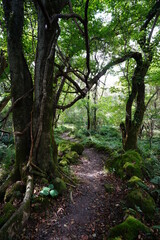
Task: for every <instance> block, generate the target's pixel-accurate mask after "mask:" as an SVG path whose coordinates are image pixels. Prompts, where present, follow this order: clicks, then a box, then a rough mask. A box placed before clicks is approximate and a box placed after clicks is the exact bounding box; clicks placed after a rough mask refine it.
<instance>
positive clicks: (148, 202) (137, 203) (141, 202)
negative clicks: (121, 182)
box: [126, 189, 156, 219]
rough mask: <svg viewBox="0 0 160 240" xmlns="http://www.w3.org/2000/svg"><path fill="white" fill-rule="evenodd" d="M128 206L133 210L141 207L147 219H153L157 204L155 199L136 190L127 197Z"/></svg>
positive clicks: (140, 190)
mask: <svg viewBox="0 0 160 240" xmlns="http://www.w3.org/2000/svg"><path fill="white" fill-rule="evenodd" d="M126 199H127V206H128V207H131V208H133V209H137V207H139V208H140V209H141V211H142V212H143V214H144V216H145V217H146V218H147V219H150V218H153V216H154V213H155V210H156V204H155V201H154V199H153V198H152V197H151V196H150V195H149V194H148V193H147V192H146V191H144V190H142V189H134V190H132V191H131V192H130V193H129V194H128V195H127V198H126Z"/></svg>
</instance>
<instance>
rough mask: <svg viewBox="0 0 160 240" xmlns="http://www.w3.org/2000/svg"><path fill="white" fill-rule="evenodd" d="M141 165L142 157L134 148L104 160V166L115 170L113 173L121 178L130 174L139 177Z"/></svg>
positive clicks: (128, 176)
mask: <svg viewBox="0 0 160 240" xmlns="http://www.w3.org/2000/svg"><path fill="white" fill-rule="evenodd" d="M142 165H143V161H142V158H141V156H140V154H139V153H138V152H136V151H135V150H129V151H127V152H125V153H124V154H122V155H119V156H117V157H115V158H113V159H110V161H107V162H106V166H107V167H108V168H109V169H113V170H115V173H116V174H117V175H118V176H120V177H121V178H130V177H132V176H138V177H141V176H142V171H141V168H142Z"/></svg>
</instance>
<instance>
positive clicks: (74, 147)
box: [71, 143, 84, 155]
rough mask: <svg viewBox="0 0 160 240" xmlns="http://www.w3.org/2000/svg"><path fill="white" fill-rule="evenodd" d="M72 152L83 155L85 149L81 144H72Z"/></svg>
mask: <svg viewBox="0 0 160 240" xmlns="http://www.w3.org/2000/svg"><path fill="white" fill-rule="evenodd" d="M71 151H74V152H76V153H78V154H79V155H81V154H82V153H83V151H84V147H83V145H82V144H81V143H72V145H71Z"/></svg>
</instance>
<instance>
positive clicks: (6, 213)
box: [0, 202, 16, 227]
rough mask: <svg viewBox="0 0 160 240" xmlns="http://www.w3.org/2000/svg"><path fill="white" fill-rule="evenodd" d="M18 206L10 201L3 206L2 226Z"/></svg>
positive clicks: (0, 223)
mask: <svg viewBox="0 0 160 240" xmlns="http://www.w3.org/2000/svg"><path fill="white" fill-rule="evenodd" d="M15 210H16V208H15V207H14V206H13V205H12V204H11V203H10V202H8V203H6V204H5V206H4V208H3V215H2V216H1V217H0V227H2V226H3V225H4V224H5V222H7V220H8V219H9V218H10V217H11V216H12V214H13V213H14V212H15Z"/></svg>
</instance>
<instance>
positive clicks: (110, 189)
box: [104, 183, 114, 193]
mask: <svg viewBox="0 0 160 240" xmlns="http://www.w3.org/2000/svg"><path fill="white" fill-rule="evenodd" d="M104 187H105V190H106V192H108V193H112V192H113V191H114V187H113V185H112V184H107V183H106V184H104Z"/></svg>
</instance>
